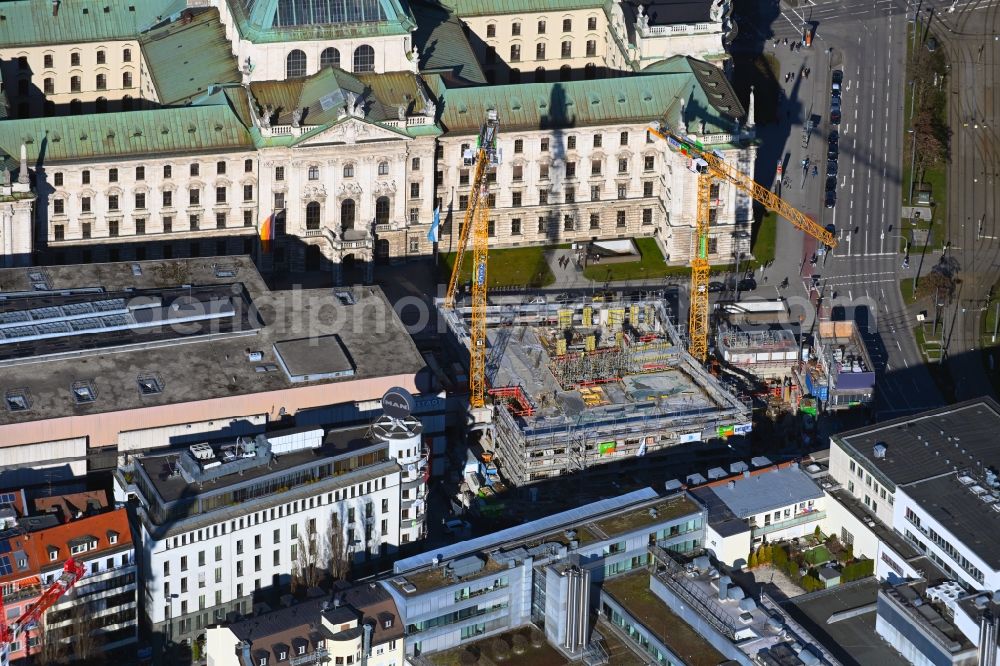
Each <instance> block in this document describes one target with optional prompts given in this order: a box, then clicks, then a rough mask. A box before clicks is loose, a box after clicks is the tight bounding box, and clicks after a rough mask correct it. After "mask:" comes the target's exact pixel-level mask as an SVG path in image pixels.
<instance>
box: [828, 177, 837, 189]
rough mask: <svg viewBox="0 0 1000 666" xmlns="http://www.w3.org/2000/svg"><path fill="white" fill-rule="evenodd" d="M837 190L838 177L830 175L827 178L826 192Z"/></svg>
mask: <svg viewBox="0 0 1000 666" xmlns="http://www.w3.org/2000/svg"><path fill="white" fill-rule="evenodd" d="M836 189H837V177H836V176H832V175H828V176H827V177H826V191H827V192H833V191H835V190H836Z"/></svg>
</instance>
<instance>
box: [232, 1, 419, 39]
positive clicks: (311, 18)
mask: <svg viewBox="0 0 1000 666" xmlns="http://www.w3.org/2000/svg"><path fill="white" fill-rule="evenodd" d="M228 2H229V5H230V7H231V9H232V11H233V15H234V16H235V17H236V19H237V21H238V23H239V28H240V34H241V36H242V37H244V38H245V39H248V40H249V41H251V42H255V43H261V42H281V41H304V40H313V39H332V38H338V37H344V38H347V37H350V38H354V39H364V38H365V37H366V36H380V35H405V34H408V33H409V32H410V31H411V30H413V28H414V27H416V23H415V22H414V20H413V17H412V16H411V15H410V13H409V12H408V11H407V9H406V7H405V6H404V5H402V4H401V3H400V1H399V0H228Z"/></svg>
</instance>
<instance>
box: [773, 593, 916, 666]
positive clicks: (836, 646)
mask: <svg viewBox="0 0 1000 666" xmlns="http://www.w3.org/2000/svg"><path fill="white" fill-rule="evenodd" d="M878 587H879V586H878V582H876V581H875V580H874V579H872V578H868V579H865V580H863V581H857V582H854V583H848V584H846V585H838V586H836V587H834V588H831V589H829V590H825V591H824V592H823V593H821V594H805V595H801V596H798V597H794V598H792V599H791V600H789V601H785V602H783V603H782V608H784V610H785V611H787V612H788V613H789V614H790V615H791V616H792V617H794V618H795V619H796V620H797V621H798V622H799V623H800V624H802V626H804V627H805V628H806V629H807V630H808V631H809V633H810V634H812V636H813V638H815V639H816V640H817V641H819V642H820V644H821V645H823V647H824V648H826V649H827V650H829V651H830V653H831V654H833V656H834V657H836V658H837V660H838V661H840V663H842V664H844V666H870V665H871V664H879V666H905V665H906V664H909V662H908V661H906V660H905V659H903V658H902V657H901V656H900V655H899V653H897V652H896V651H895V650H894V649H893V648H892V647H890V646H889V644H888V643H886V642H885V641H883V640H882V639H881V638H880V637H879V635H878V634H877V633H875V600H876V598H877V595H878ZM855 609H865V610H864V612H860V613H859V614H857V615H853V616H851V617H845V618H843V619H836V618H835V621H834V622H828V620H829V619H830V616H832V615H834V614H835V613H842V612H844V611H850V610H855Z"/></svg>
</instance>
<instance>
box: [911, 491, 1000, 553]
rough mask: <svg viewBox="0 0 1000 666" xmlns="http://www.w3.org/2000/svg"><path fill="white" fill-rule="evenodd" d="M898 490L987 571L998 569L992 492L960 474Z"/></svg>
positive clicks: (999, 545) (999, 519) (997, 512)
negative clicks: (909, 498)
mask: <svg viewBox="0 0 1000 666" xmlns="http://www.w3.org/2000/svg"><path fill="white" fill-rule="evenodd" d="M962 479H965V480H966V481H967V483H963V482H962ZM901 490H902V491H903V492H905V493H906V494H907V495H909V496H910V497H911V498H913V500H914V501H915V502H916V503H917V504H919V505H920V508H922V509H923V510H924V511H926V512H927V513H928V514H930V515H931V517H933V518H934V519H935V520H937V521H938V523H939V524H941V525H943V526H944V528H945V529H946V530H948V532H949V533H950V534H951V535H952V536H953V537H955V538H957V539H958V540H959V541H960V542H961V543H962V544H963V545H964V546H965V547H966V548H969V549H971V550H972V552H974V553H975V554H976V555H978V556H979V557H981V558H982V559H983V561H985V562H986V563H987V564H988V565H989V566H990V567H991V568H993V569H1000V499H997V495H996V493H995V491H994V492H988V491H987V490H986V489H985V488H983V487H982V486H980V485H978V484H976V482H975V481H974V480H973V479H971V477H967V476H964V475H962V474H960V473H953V474H946V475H944V476H939V477H936V478H932V479H927V480H925V481H916V482H914V483H909V484H907V485H905V486H903V487H902V488H901Z"/></svg>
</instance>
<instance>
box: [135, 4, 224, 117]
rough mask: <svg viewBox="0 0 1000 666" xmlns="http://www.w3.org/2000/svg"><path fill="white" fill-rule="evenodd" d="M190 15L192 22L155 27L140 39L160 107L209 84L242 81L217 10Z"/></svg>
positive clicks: (201, 91) (204, 89)
mask: <svg viewBox="0 0 1000 666" xmlns="http://www.w3.org/2000/svg"><path fill="white" fill-rule="evenodd" d="M192 12H193V15H194V18H193V20H192V21H190V22H188V23H185V22H182V21H177V22H174V23H171V24H169V25H167V26H164V27H162V28H157V29H156V30H152V31H150V32H148V33H146V34H145V35H143V37H142V39H141V40H140V43H141V46H142V52H143V55H145V56H146V64H147V65H148V66H149V71H150V74H151V75H152V77H153V84H154V86H155V87H156V92H157V94H158V95H159V97H160V103H161V104H184V103H186V102H189V101H191V100H192V99H194V98H196V97H198V96H199V95H202V94H204V93H206V92H207V91H208V89H209V86H211V85H212V84H221V83H239V82H240V81H241V79H242V76H241V74H240V72H239V69H238V68H237V65H236V58H235V57H234V56H233V54H232V53H231V52H230V44H229V40H228V39H226V29H225V28H224V27H223V25H222V23H221V22H220V21H219V12H218V10H217V9H214V8H213V9H205V10H192Z"/></svg>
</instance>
